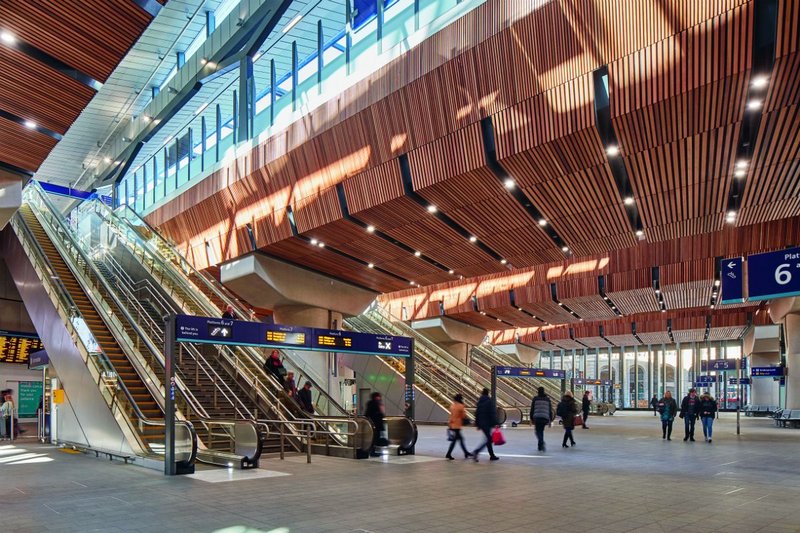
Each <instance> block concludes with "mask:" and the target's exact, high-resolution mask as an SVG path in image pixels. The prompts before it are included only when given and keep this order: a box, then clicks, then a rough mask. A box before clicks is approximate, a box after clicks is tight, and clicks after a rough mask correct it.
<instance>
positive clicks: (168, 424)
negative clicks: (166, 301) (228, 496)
mask: <svg viewBox="0 0 800 533" xmlns="http://www.w3.org/2000/svg"><path fill="white" fill-rule="evenodd" d="M164 385H165V387H166V395H165V398H164V475H165V476H174V475H175V473H176V472H175V314H174V313H170V314H169V315H168V316H167V317H166V318H165V319H164Z"/></svg>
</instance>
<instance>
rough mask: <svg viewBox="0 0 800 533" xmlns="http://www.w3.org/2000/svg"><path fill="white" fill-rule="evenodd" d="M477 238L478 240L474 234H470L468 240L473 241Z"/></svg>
mask: <svg viewBox="0 0 800 533" xmlns="http://www.w3.org/2000/svg"><path fill="white" fill-rule="evenodd" d="M477 240H478V238H477V237H476V236H475V235H471V236H470V238H469V242H475V241H477Z"/></svg>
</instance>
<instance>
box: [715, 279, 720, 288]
mask: <svg viewBox="0 0 800 533" xmlns="http://www.w3.org/2000/svg"><path fill="white" fill-rule="evenodd" d="M714 286H715V287H719V280H718V279H715V280H714Z"/></svg>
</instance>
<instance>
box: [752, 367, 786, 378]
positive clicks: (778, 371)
mask: <svg viewBox="0 0 800 533" xmlns="http://www.w3.org/2000/svg"><path fill="white" fill-rule="evenodd" d="M784 370H785V369H784V368H783V367H782V366H754V367H752V368H750V375H751V376H752V377H754V378H774V377H780V376H783V375H784Z"/></svg>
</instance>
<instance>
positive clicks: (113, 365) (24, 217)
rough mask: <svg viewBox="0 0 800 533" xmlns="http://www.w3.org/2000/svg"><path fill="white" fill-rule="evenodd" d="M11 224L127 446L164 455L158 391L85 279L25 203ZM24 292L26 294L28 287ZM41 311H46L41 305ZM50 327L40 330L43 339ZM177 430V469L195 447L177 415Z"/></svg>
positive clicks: (189, 460) (145, 454) (188, 462)
mask: <svg viewBox="0 0 800 533" xmlns="http://www.w3.org/2000/svg"><path fill="white" fill-rule="evenodd" d="M12 227H13V228H14V231H15V233H16V234H17V237H18V239H19V242H20V244H21V245H22V248H23V249H24V250H25V253H26V254H27V256H28V259H29V260H30V262H31V264H32V265H33V268H34V270H35V271H36V273H37V274H38V277H39V279H40V281H41V284H42V285H43V286H44V287H46V290H47V292H48V293H49V295H50V299H51V302H52V303H53V304H54V307H55V309H54V310H55V311H56V312H58V313H59V314H60V315H61V319H62V320H64V322H65V325H66V326H67V328H68V331H71V333H72V338H73V342H74V343H75V346H79V347H80V350H79V353H80V354H81V356H82V357H84V362H85V363H86V370H88V371H89V375H90V376H93V379H92V381H94V382H95V384H96V385H97V387H98V389H99V390H100V392H101V395H102V396H103V398H104V399H105V400H106V403H107V405H108V407H109V408H110V410H111V412H112V413H113V415H114V417H115V418H116V419H117V421H118V423H119V427H120V429H121V431H122V433H123V434H124V435H126V437H127V441H128V444H129V445H130V448H131V450H132V451H133V453H134V454H135V455H136V456H137V457H140V458H144V459H151V460H152V459H155V460H156V461H163V453H164V440H165V431H164V416H163V410H162V407H161V404H160V403H159V401H158V398H157V394H156V393H154V390H153V388H152V386H151V387H148V385H147V384H146V383H145V381H144V380H143V379H142V378H141V377H140V375H139V373H138V372H137V370H136V369H135V368H134V366H133V365H132V364H131V362H130V360H129V358H128V357H127V355H126V353H125V351H124V350H123V349H122V347H121V346H120V344H119V343H118V341H117V340H116V337H115V336H114V334H113V333H112V331H111V329H110V328H109V326H108V325H107V323H106V321H105V320H104V319H103V318H102V317H101V313H100V312H99V311H98V308H97V307H96V304H95V303H93V302H92V301H91V300H90V297H89V293H88V291H87V289H85V288H84V284H85V281H84V282H83V283H82V282H81V281H79V280H78V278H77V277H76V274H75V273H74V272H73V271H72V270H71V269H70V268H69V266H68V265H67V263H66V262H65V261H64V259H63V257H62V255H61V253H60V252H59V251H58V249H57V248H56V246H55V245H54V243H53V241H52V240H51V239H50V237H49V236H48V234H47V232H46V231H45V229H44V227H43V226H42V224H41V223H40V221H39V220H38V219H37V217H36V216H35V215H34V213H33V210H32V208H31V206H30V205H29V204H27V203H26V204H24V205H23V206H22V207H21V208H20V210H19V212H18V213H17V214H16V215H15V217H14V219H13V220H12ZM23 293H25V294H27V292H26V291H23ZM26 305H27V304H26ZM39 311H40V313H42V314H44V313H43V312H42V310H41V308H40V309H39ZM50 333H51V332H49V331H43V332H42V333H41V336H42V338H43V339H45V342H47V339H48V337H49V334H50ZM59 356H61V354H60V353H59V354H55V353H54V354H51V359H53V360H54V362H55V361H57V360H58V359H59ZM72 364H74V363H71V365H72ZM61 368H62V370H63V371H64V372H67V370H68V371H69V374H70V375H71V376H76V375H77V380H78V381H79V382H80V384H81V386H85V384H86V378H85V377H84V376H85V374H84V375H80V373H79V372H77V369H76V368H74V367H72V368H69V369H67V368H66V367H63V366H62V367H61ZM62 381H67V382H69V383H70V386H72V385H71V384H72V383H74V382H75V381H74V380H72V379H69V378H67V377H66V373H65V374H62ZM68 393H69V394H70V395H73V396H74V397H76V398H77V397H79V396H80V394H79V391H77V390H75V389H74V388H73V389H71V390H68ZM92 422H93V421H91V420H89V421H83V423H84V424H85V425H91V423H92ZM84 433H87V431H84ZM176 435H177V438H176V441H177V442H176V448H177V450H178V455H177V457H178V461H179V467H178V470H179V471H187V470H190V469H191V468H193V467H192V465H193V464H194V460H195V458H196V452H197V438H196V435H195V433H194V429H193V427H192V425H191V424H189V423H187V422H185V421H179V422H178V423H177V425H176ZM80 444H81V446H84V447H89V448H93V449H95V451H98V448H97V447H93V446H92V444H93V443H92V442H86V443H80ZM87 445H88V446H87ZM100 451H103V450H100ZM119 455H122V454H119Z"/></svg>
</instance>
